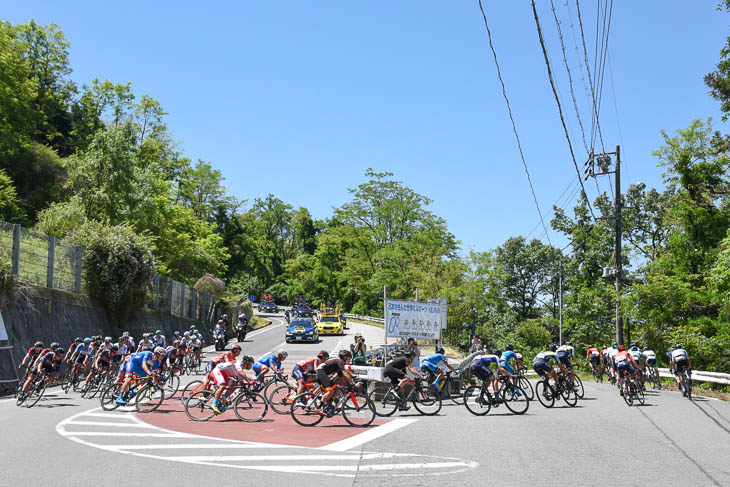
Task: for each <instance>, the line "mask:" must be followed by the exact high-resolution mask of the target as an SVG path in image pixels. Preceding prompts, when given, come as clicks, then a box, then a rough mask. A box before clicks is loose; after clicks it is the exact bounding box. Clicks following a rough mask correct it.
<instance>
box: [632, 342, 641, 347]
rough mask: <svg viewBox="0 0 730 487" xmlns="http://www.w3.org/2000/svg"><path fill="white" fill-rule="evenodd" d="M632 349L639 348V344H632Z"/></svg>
mask: <svg viewBox="0 0 730 487" xmlns="http://www.w3.org/2000/svg"><path fill="white" fill-rule="evenodd" d="M631 348H639V344H638V343H636V342H631Z"/></svg>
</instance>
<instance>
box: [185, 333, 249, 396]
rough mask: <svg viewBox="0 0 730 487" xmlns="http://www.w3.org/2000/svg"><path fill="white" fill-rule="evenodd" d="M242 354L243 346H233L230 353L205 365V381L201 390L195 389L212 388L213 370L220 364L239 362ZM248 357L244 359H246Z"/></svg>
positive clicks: (221, 355)
mask: <svg viewBox="0 0 730 487" xmlns="http://www.w3.org/2000/svg"><path fill="white" fill-rule="evenodd" d="M240 353H241V345H238V344H236V345H233V346H232V347H231V351H230V352H225V353H222V354H220V355H218V356H217V357H216V358H214V359H213V360H211V361H209V362H208V363H207V364H206V365H205V379H203V383H202V384H201V386H200V388H197V387H196V388H195V390H200V389H207V388H208V387H209V386H210V382H211V380H213V376H212V375H211V372H213V369H215V368H216V367H217V366H218V365H219V364H221V363H224V362H225V363H233V362H235V361H236V360H237V357H238V356H239V355H240ZM245 358H246V357H244V359H245Z"/></svg>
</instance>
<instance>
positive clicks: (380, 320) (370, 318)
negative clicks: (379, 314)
mask: <svg viewBox="0 0 730 487" xmlns="http://www.w3.org/2000/svg"><path fill="white" fill-rule="evenodd" d="M344 315H345V318H347V319H348V320H349V319H350V318H352V319H353V320H365V321H373V322H375V323H385V319H383V318H376V317H375V316H363V315H353V314H350V313H345V314H344Z"/></svg>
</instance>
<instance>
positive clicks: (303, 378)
mask: <svg viewBox="0 0 730 487" xmlns="http://www.w3.org/2000/svg"><path fill="white" fill-rule="evenodd" d="M329 358H330V354H329V353H327V352H326V351H324V350H320V351H319V353H318V354H317V356H316V357H312V358H308V359H306V360H302V361H301V362H297V363H296V365H295V366H294V369H292V371H291V375H292V377H294V379H295V380H296V381H297V392H296V394H297V395H299V394H302V393H303V392H304V390H305V389H306V388H307V382H310V381H311V380H312V379H313V378H314V376H316V375H317V373H316V369H317V367H318V366H319V364H321V363H322V362H324V361H325V360H329Z"/></svg>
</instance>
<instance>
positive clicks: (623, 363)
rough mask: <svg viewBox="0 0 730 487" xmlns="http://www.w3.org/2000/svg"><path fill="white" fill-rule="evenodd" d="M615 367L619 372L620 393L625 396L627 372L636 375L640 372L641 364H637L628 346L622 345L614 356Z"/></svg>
mask: <svg viewBox="0 0 730 487" xmlns="http://www.w3.org/2000/svg"><path fill="white" fill-rule="evenodd" d="M613 367H614V370H616V371H617V373H618V385H619V388H618V390H619V394H620V395H622V396H623V395H624V389H625V388H626V380H625V377H626V374H628V375H636V374H637V373H638V372H639V364H637V363H636V360H634V357H632V356H631V354H630V353H629V352H627V351H626V347H624V346H623V345H621V346H620V347H618V351H617V352H616V355H614V357H613Z"/></svg>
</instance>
